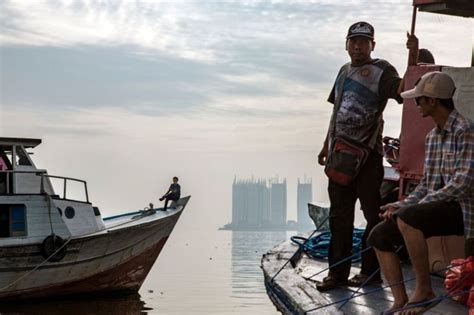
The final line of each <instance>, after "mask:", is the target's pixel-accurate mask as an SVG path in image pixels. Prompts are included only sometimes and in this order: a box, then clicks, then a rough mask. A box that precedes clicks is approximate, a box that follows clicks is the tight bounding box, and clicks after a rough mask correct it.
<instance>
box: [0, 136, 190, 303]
mask: <svg viewBox="0 0 474 315" xmlns="http://www.w3.org/2000/svg"><path fill="white" fill-rule="evenodd" d="M40 143H41V140H40V139H24V138H22V139H20V138H0V300H2V301H4V300H17V299H26V298H28V299H31V298H43V297H52V296H63V295H71V294H90V293H110V292H118V291H127V292H137V291H138V290H139V288H140V286H141V285H142V283H143V281H144V280H145V278H146V276H147V274H148V272H149V271H150V269H151V267H152V266H153V263H154V262H155V260H156V259H157V257H158V255H159V254H160V252H161V250H162V248H163V246H164V245H165V243H166V241H167V239H168V237H169V235H170V234H171V231H172V230H173V228H174V226H175V224H176V222H177V221H178V218H179V216H180V215H181V213H182V211H183V209H184V208H185V206H186V204H187V202H188V201H189V198H190V196H188V197H184V198H181V199H180V200H178V201H177V202H176V203H175V204H174V205H172V206H171V207H170V208H169V209H168V211H159V210H160V209H148V208H146V209H145V210H141V211H137V212H132V213H126V214H122V215H118V216H114V217H110V218H105V219H102V215H101V213H100V211H99V209H98V208H97V207H95V206H93V205H92V204H91V202H90V201H89V197H88V192H87V183H86V182H85V181H82V180H78V179H73V178H68V177H61V176H52V175H49V174H48V173H47V172H46V170H42V169H38V168H36V166H35V165H34V163H33V161H32V160H31V158H30V154H29V153H28V152H27V151H26V150H30V149H32V148H34V147H36V146H37V145H39V144H40ZM55 181H56V182H55ZM58 181H59V184H60V185H62V189H61V195H59V194H57V193H56V192H55V190H54V189H53V184H56V183H57V182H58ZM74 183H75V184H77V183H79V184H80V185H82V187H83V190H82V192H83V200H77V199H79V198H74V199H73V198H72V197H70V195H72V194H73V193H75V195H77V191H72V190H71V189H70V188H69V187H73V184H74ZM75 188H77V187H75Z"/></svg>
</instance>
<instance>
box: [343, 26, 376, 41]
mask: <svg viewBox="0 0 474 315" xmlns="http://www.w3.org/2000/svg"><path fill="white" fill-rule="evenodd" d="M374 34H375V30H374V27H373V26H372V25H370V24H369V23H367V22H357V23H354V24H352V25H351V27H349V30H348V31H347V37H346V39H349V38H352V37H356V36H364V37H368V38H370V39H374Z"/></svg>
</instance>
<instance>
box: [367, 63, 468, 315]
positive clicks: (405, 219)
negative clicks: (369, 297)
mask: <svg viewBox="0 0 474 315" xmlns="http://www.w3.org/2000/svg"><path fill="white" fill-rule="evenodd" d="M454 91H455V85H454V81H453V80H452V79H451V77H449V75H447V74H445V73H442V72H437V71H436V72H429V73H427V74H425V75H423V76H422V77H421V79H420V81H419V82H418V84H416V86H415V88H414V89H412V90H409V91H406V92H403V93H402V94H401V96H402V97H403V98H409V99H413V98H414V99H415V101H416V104H417V108H418V110H419V111H420V113H421V115H422V116H423V117H427V116H430V117H431V118H432V119H433V121H434V122H435V127H434V128H433V129H432V130H431V131H430V132H429V133H428V135H427V136H426V145H425V148H426V155H425V156H426V158H425V166H424V174H423V178H422V180H421V181H420V183H419V184H418V186H417V187H416V189H415V190H414V191H413V192H412V193H411V194H410V195H409V196H408V197H407V198H406V199H405V200H403V201H398V202H395V203H391V204H387V205H385V206H382V207H381V210H383V211H384V212H383V213H382V214H381V217H382V218H383V219H384V221H382V222H381V223H379V224H378V225H377V226H376V227H375V228H374V229H373V230H372V232H371V234H370V236H369V239H368V244H369V245H372V246H373V247H374V248H375V252H376V254H377V258H378V260H379V263H380V266H381V269H382V273H383V274H384V276H385V278H386V280H387V282H388V283H389V285H391V287H390V288H391V290H392V293H393V296H394V299H395V301H394V304H393V306H392V308H391V309H389V310H387V311H386V313H387V314H391V313H394V312H395V311H399V310H400V309H403V312H402V314H421V313H423V312H425V311H426V310H427V309H429V308H431V307H433V306H435V305H436V304H437V303H439V302H440V299H436V295H435V293H434V292H433V289H432V287H431V278H430V272H429V263H428V247H427V243H426V239H427V238H429V237H431V236H446V235H463V234H464V235H465V237H466V239H467V241H466V247H465V249H466V255H467V256H469V255H472V254H473V253H472V250H471V248H470V247H472V246H469V244H472V243H471V241H472V238H474V188H473V187H474V124H473V123H472V121H470V120H468V119H467V118H464V117H463V116H461V114H460V113H458V112H457V111H456V109H454V104H453V101H452V96H453V94H454ZM403 245H405V246H406V248H407V250H408V254H409V255H410V260H411V262H412V264H413V268H414V271H415V276H416V287H415V291H414V293H413V294H412V296H411V297H410V298H408V296H407V293H406V289H405V286H404V285H403V282H402V280H403V274H402V271H401V268H400V261H399V259H398V256H397V254H396V250H397V248H399V247H400V246H403Z"/></svg>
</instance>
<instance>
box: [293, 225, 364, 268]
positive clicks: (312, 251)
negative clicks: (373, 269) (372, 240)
mask: <svg viewBox="0 0 474 315" xmlns="http://www.w3.org/2000/svg"><path fill="white" fill-rule="evenodd" d="M364 232H365V229H360V228H354V230H353V232H352V252H353V253H360V252H361V250H362V236H363V235H364ZM291 241H292V242H293V243H295V244H297V245H298V246H300V247H302V249H303V250H304V251H305V252H306V253H307V254H308V255H309V256H311V257H313V258H320V259H325V258H327V257H328V254H329V242H330V241H331V232H323V233H321V234H318V235H316V236H313V237H311V238H310V239H309V240H308V239H306V238H304V237H301V236H292V237H291ZM361 258H362V257H361V255H360V254H359V255H356V256H354V257H353V258H352V262H358V261H360V260H361Z"/></svg>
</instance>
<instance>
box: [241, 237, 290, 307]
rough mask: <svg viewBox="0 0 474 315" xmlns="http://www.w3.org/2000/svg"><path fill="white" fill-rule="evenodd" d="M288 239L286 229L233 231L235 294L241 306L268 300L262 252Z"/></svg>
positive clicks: (250, 305) (262, 302)
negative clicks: (261, 263)
mask: <svg viewBox="0 0 474 315" xmlns="http://www.w3.org/2000/svg"><path fill="white" fill-rule="evenodd" d="M286 239H287V232H286V231H275V232H251V231H234V232H232V295H233V298H236V299H240V303H241V306H245V307H249V308H250V309H249V310H251V309H252V307H257V306H261V305H266V304H269V298H268V296H267V295H266V291H265V286H264V282H263V273H262V270H261V269H260V260H261V258H262V254H264V253H266V252H267V251H268V250H269V249H271V248H272V247H274V246H275V245H277V244H279V243H281V242H283V241H285V240H286Z"/></svg>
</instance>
